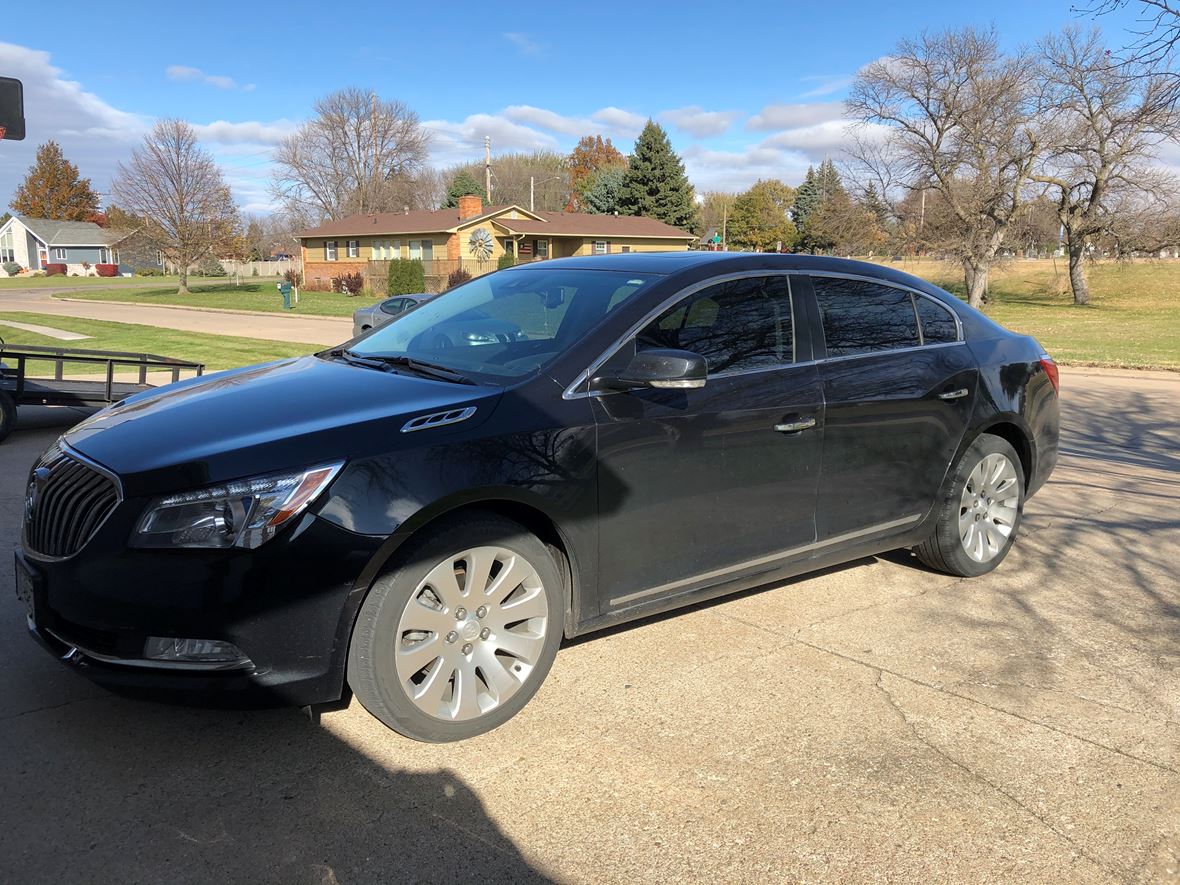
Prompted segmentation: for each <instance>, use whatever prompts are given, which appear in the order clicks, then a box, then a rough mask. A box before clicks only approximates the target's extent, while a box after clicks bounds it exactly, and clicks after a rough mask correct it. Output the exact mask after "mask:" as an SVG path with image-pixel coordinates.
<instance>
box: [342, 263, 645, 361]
mask: <svg viewBox="0 0 1180 885" xmlns="http://www.w3.org/2000/svg"><path fill="white" fill-rule="evenodd" d="M654 279H655V278H654V277H652V276H645V275H643V274H634V273H623V272H617V271H600V270H558V269H545V268H540V267H538V268H519V269H516V270H511V271H505V272H502V273H493V274H488V275H487V276H482V277H477V278H476V279H474V280H472V281H471V282H469V283H465V284H464V285H462V286H458V287H457V288H454V289H451V290H450V291H449V292H445V293H443V294H442V295H439V296H438V297H437V298H434V299H432V300H430V301H427V302H425V303H424V304H422V305H421V306H420V307H418V308H417V309H415V310H412V311H410V312H408V313H405V314H402V315H401V316H399V317H398V318H397V319H395V320H393V321H392V322H390V323H387V324H386V325H384V326H381V327H380V328H378V329H376V330H374V331H373V332H370V333H368V334H367V335H365V336H363V337H361V338H358V339H356V340H355V341H353V342H352V343H351V345H349V348H348V349H349V352H350V353H352V354H356V355H359V356H364V357H370V358H372V357H391V358H392V357H408V358H409V359H411V360H414V361H417V362H419V363H429V364H432V365H435V366H444V367H446V368H448V369H453V370H455V371H457V372H461V373H463V374H464V375H470V376H475V377H481V376H482V377H483V378H484V380H490V381H495V380H505V381H507V380H511V379H515V378H521V377H523V376H525V375H529V374H532V373H533V372H536V371H538V370H540V369H543V368H544V367H545V366H547V365H548V364H549V363H550V362H552V361H553V360H554V359H555V358H556V357H557V356H558V355H559V354H560V353H561V352H562V351H563V350H565V349H566V348H568V347H569V346H570V345H572V344H574V343H576V342H577V341H579V340H580V339H581V338H582V337H583V336H584V335H585V334H586V332H588V331H589V330H590V329H592V328H593V327H594V326H596V325H597V324H598V323H599V322H601V321H602V319H603V318H604V317H605V316H606V315H607V314H608V313H609V312H610V311H612V310H614V309H615V308H617V307H618V306H619V305H620V304H622V303H623V302H624V301H626V300H627V299H628V298H631V297H632V296H634V295H635V293H636V292H638V291H640V290H641V289H643V288H645V287H647V286H650V285H651V283H652V281H653V280H654Z"/></svg>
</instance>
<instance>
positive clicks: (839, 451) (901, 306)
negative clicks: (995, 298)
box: [797, 274, 978, 542]
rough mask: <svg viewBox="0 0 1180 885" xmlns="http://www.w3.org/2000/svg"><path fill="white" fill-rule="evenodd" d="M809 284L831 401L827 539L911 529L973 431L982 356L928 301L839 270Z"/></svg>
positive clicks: (820, 513) (823, 526)
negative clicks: (978, 360)
mask: <svg viewBox="0 0 1180 885" xmlns="http://www.w3.org/2000/svg"><path fill="white" fill-rule="evenodd" d="M811 285H812V287H813V290H814V299H815V300H814V304H815V305H816V307H817V308H818V310H817V313H816V316H817V320H818V322H819V324H820V326H821V328H822V338H823V341H822V344H819V345H818V346H819V347H822V350H821V351H820V352H819V353H817V356H820V357H822V359H821V360H820V363H819V374H820V379H821V382H822V385H823V393H824V402H825V428H824V450H823V457H822V465H821V468H820V486H819V494H818V499H817V506H816V532H817V536H818V540H819V541H820V542H823V541H832V540H844V539H845V538H846V539H847V540H848V541H850V542H851V541H853V540H856V539H859V538H862V537H865V538H867V537H872V536H874V535H877V534H882V535H887V534H890V533H893V532H899V531H902V530H904V529H905V528H906V527H908V526H911V525H913V524H914V523H916V522H918V521H919V520H921V518H922V517H923V516H925V515H926V513H927V512H928V511H929V510H930V508H931V506H933V504H934V501H935V497H936V495H937V494H938V491H939V489H940V488H941V485H942V481H943V478H944V477H945V475H946V473H947V470H948V468H949V466H950V460H951V458H952V457H953V456H954V452H955V450H956V449H957V447H958V444H959V441H960V440H961V439H962V437H963V433H964V432H965V430H966V426H967V421H968V419H969V417H970V415H971V408H972V404H973V402H974V399H975V395H976V384H977V376H978V371H977V368H976V363H975V358H974V356H973V355H972V354H971V352H970V349H969V348H967V347H966V345H965V344H964V343H963V342H962V341H961V340H960V338H961V334H960V330H959V325H958V322H957V320H956V318H955V317H954V315H953V314H952V313H951V312H950V311H949V310H948V309H947V308H946V307H944V306H943V305H941V304H939V303H938V302H937V301H935V300H934V299H932V298H929V297H928V296H925V295H922V294H920V293H917V292H913V291H910V290H908V289H904V288H900V287H896V286H891V285H888V284H885V283H883V282H880V281H873V280H867V279H859V278H849V277H841V276H822V275H818V274H813V275H811ZM797 290H798V287H797ZM798 294H800V293H799V292H798V291H797V295H798Z"/></svg>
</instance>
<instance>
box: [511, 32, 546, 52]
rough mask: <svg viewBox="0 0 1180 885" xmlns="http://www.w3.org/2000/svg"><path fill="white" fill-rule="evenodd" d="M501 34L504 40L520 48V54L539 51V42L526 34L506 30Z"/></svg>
mask: <svg viewBox="0 0 1180 885" xmlns="http://www.w3.org/2000/svg"><path fill="white" fill-rule="evenodd" d="M503 36H504V39H505V40H507V41H508V42H509V43H511V44H512V45H513V46H515V47H516V48H517V49H518V50H520V52H521V54H522V55H539V54H540V52H541V44H540V43H537V42H535V41H534V40H532V39H531V38H530V37H529V35H528V34H522V33H520V32H519V31H508V32H506V33H505V34H504V35H503Z"/></svg>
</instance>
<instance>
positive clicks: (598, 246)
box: [594, 240, 610, 255]
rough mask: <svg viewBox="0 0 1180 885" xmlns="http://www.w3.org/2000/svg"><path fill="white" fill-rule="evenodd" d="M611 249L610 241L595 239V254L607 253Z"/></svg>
mask: <svg viewBox="0 0 1180 885" xmlns="http://www.w3.org/2000/svg"><path fill="white" fill-rule="evenodd" d="M609 251H610V243H608V242H607V241H606V240H595V241H594V254H595V255H605V254H607V253H608V252H609Z"/></svg>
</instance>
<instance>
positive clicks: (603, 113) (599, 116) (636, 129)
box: [590, 107, 647, 138]
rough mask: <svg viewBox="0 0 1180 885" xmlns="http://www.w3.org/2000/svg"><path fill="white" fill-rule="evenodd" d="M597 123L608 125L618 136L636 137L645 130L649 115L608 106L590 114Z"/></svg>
mask: <svg viewBox="0 0 1180 885" xmlns="http://www.w3.org/2000/svg"><path fill="white" fill-rule="evenodd" d="M590 119H592V120H593V121H594V122H595V123H598V124H600V125H601V126H605V127H607V129H608V130H611V131H610V132H608V133H603V134H604V135H605V134H609V135H612V136H614V137H616V138H618V137H621V138H634V137H635V136H636V135H638V134H639V133H640V132H642V131H643V127H644V124H646V123H647V117H645V116H643V114H633V113H631V111H624V110H623V109H622V108H616V107H607V108H602V110H598V111H595V112H594V113H593V114H591V115H590Z"/></svg>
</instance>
